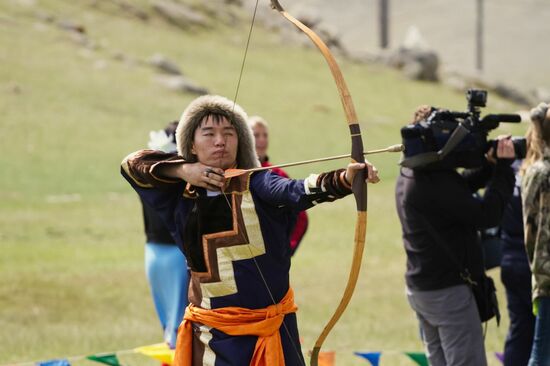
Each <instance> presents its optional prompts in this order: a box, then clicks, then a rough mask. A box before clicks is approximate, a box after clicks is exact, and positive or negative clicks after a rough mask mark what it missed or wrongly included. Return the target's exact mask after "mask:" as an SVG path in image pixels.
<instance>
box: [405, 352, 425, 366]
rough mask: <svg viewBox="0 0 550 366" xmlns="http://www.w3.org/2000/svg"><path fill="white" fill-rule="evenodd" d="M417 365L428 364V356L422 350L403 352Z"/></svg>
mask: <svg viewBox="0 0 550 366" xmlns="http://www.w3.org/2000/svg"><path fill="white" fill-rule="evenodd" d="M405 354H406V355H407V356H409V357H410V358H411V360H413V361H414V362H416V363H417V364H418V365H419V366H428V358H427V357H426V355H425V354H424V353H423V352H405Z"/></svg>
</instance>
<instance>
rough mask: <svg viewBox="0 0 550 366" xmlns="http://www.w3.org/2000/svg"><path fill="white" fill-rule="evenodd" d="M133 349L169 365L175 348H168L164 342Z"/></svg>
mask: <svg viewBox="0 0 550 366" xmlns="http://www.w3.org/2000/svg"><path fill="white" fill-rule="evenodd" d="M134 351H136V352H137V353H141V354H142V355H145V356H149V357H151V358H154V359H155V360H159V361H160V362H162V363H166V364H168V365H171V364H172V362H174V352H175V350H173V349H170V348H169V347H168V345H167V344H166V343H157V344H151V345H150V346H143V347H139V348H136V349H134Z"/></svg>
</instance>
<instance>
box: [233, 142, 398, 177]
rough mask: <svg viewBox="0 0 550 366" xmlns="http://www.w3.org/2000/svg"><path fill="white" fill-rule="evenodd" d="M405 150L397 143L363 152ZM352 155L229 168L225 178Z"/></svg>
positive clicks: (376, 152) (375, 152) (345, 156)
mask: <svg viewBox="0 0 550 366" xmlns="http://www.w3.org/2000/svg"><path fill="white" fill-rule="evenodd" d="M403 150H405V147H404V146H403V145H402V144H397V145H392V146H388V147H386V148H385V149H378V150H369V151H365V152H364V153H363V155H373V154H379V153H383V152H401V151H403ZM350 156H351V154H344V155H336V156H329V157H326V158H318V159H311V160H303V161H297V162H294V163H285V164H279V165H272V166H264V167H259V168H252V169H227V170H226V171H225V173H224V177H225V178H233V177H238V176H240V175H243V174H246V173H252V172H259V171H262V170H269V169H273V168H286V167H289V166H297V165H306V164H311V163H318V162H321V161H329V160H338V159H345V158H349V157H350Z"/></svg>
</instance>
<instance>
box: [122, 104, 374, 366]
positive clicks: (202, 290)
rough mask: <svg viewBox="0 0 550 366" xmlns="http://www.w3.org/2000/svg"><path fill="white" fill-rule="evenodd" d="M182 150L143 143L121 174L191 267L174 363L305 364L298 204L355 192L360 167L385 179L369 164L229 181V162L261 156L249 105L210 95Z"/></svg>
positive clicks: (195, 107)
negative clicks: (294, 244) (298, 299)
mask: <svg viewBox="0 0 550 366" xmlns="http://www.w3.org/2000/svg"><path fill="white" fill-rule="evenodd" d="M176 142H177V154H176V153H172V154H170V153H163V152H160V151H152V150H142V151H138V152H135V153H132V154H130V155H129V156H128V157H126V158H125V159H124V161H123V162H122V175H123V176H124V177H125V178H126V179H127V180H128V182H129V183H130V184H131V185H132V187H133V188H134V189H135V190H136V191H137V192H138V194H139V195H140V196H141V198H142V199H143V200H144V202H146V203H147V204H148V205H150V206H151V207H152V208H153V209H155V210H156V211H157V213H158V214H159V215H160V216H161V217H162V219H163V220H164V221H165V223H166V225H167V227H168V228H169V230H170V232H171V234H172V236H173V237H174V239H175V240H176V242H177V244H178V245H179V247H180V249H181V250H182V251H183V253H184V254H185V256H186V258H187V263H188V266H189V269H190V272H191V280H190V284H189V306H188V307H187V309H186V311H185V315H184V319H183V322H182V324H181V325H180V327H179V331H178V338H177V346H176V356H175V363H174V364H175V365H178V366H184V365H185V366H191V365H193V366H194V365H215V366H228V365H235V366H243V365H269V366H278V365H288V366H294V365H305V362H304V359H303V356H302V352H301V349H300V343H299V335H298V327H297V322H296V315H295V313H296V311H297V306H296V305H295V304H294V295H293V291H292V288H291V287H290V284H289V270H290V255H291V253H290V246H289V240H290V239H289V237H290V232H291V229H292V228H293V227H294V222H295V220H296V215H297V213H298V212H300V211H302V210H305V209H308V208H310V207H312V206H314V205H316V204H318V203H321V202H332V201H334V200H336V199H340V198H343V197H345V196H347V195H349V194H350V193H351V184H350V182H352V181H353V178H354V176H355V175H356V173H357V172H358V171H359V170H361V169H366V171H367V172H366V176H367V179H366V181H367V182H369V183H376V182H378V181H379V178H378V172H377V171H376V169H375V168H374V167H373V166H372V165H371V164H370V163H366V164H361V163H352V164H349V165H348V166H347V168H346V169H340V170H335V171H330V172H327V173H321V174H312V175H310V176H309V177H308V178H306V179H304V180H293V179H288V178H283V177H280V176H278V175H276V174H274V173H271V172H270V171H262V172H256V173H253V174H251V173H245V174H242V175H240V176H237V177H233V178H230V179H226V178H224V171H225V170H226V169H230V168H239V169H250V168H255V167H259V166H260V163H259V161H258V158H257V156H256V153H255V149H254V137H253V134H252V131H251V130H250V127H249V126H248V124H247V115H246V113H245V112H244V110H243V109H242V108H241V107H240V106H238V105H236V104H234V103H233V102H232V101H230V100H228V99H226V98H224V97H220V96H212V95H206V96H202V97H199V98H197V99H195V100H194V101H193V102H191V104H190V105H189V106H188V107H187V109H186V110H185V111H184V112H183V115H182V117H181V120H180V122H179V125H178V127H177V130H176Z"/></svg>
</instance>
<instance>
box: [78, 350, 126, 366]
mask: <svg viewBox="0 0 550 366" xmlns="http://www.w3.org/2000/svg"><path fill="white" fill-rule="evenodd" d="M86 358H87V359H88V360H91V361H96V362H99V363H104V364H105V365H110V366H121V365H120V362H119V361H118V358H117V356H116V354H115V353H107V354H102V355H92V356H86Z"/></svg>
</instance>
